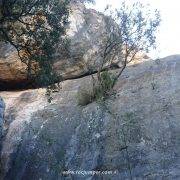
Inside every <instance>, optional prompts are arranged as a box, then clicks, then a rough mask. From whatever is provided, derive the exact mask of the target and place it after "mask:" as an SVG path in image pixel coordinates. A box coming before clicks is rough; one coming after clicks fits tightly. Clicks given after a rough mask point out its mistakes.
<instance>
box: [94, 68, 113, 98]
mask: <svg viewBox="0 0 180 180" xmlns="http://www.w3.org/2000/svg"><path fill="white" fill-rule="evenodd" d="M114 78H115V77H114V76H113V75H112V74H111V73H110V72H108V71H104V72H102V73H101V75H100V79H99V80H98V85H97V86H95V87H94V97H95V99H96V100H103V99H105V98H107V97H108V96H109V95H110V92H111V90H112V88H113V85H114Z"/></svg>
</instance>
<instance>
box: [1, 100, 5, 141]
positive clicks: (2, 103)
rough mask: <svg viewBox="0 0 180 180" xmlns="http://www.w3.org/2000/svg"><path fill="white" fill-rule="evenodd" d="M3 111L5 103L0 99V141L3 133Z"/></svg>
mask: <svg viewBox="0 0 180 180" xmlns="http://www.w3.org/2000/svg"><path fill="white" fill-rule="evenodd" d="M4 111H5V103H4V101H3V99H2V98H1V97H0V140H1V137H2V132H3V123H4Z"/></svg>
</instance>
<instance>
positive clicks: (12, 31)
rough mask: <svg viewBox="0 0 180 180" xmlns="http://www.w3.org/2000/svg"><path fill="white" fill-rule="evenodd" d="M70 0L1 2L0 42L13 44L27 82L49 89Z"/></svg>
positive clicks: (63, 35)
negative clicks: (25, 73)
mask: <svg viewBox="0 0 180 180" xmlns="http://www.w3.org/2000/svg"><path fill="white" fill-rule="evenodd" d="M69 2H70V1H69V0H0V41H5V42H8V43H10V44H11V45H13V46H14V47H15V48H16V50H17V52H18V55H19V57H20V59H21V61H22V62H23V63H25V64H26V66H27V79H28V80H30V79H32V78H33V77H36V78H35V80H36V83H38V84H39V85H42V86H47V85H49V84H52V83H53V82H55V81H58V79H57V78H58V77H57V76H56V74H55V72H54V71H53V66H52V63H53V59H54V58H55V51H56V45H57V44H58V45H60V44H65V38H64V37H65V32H66V31H65V26H66V25H67V23H68V16H69Z"/></svg>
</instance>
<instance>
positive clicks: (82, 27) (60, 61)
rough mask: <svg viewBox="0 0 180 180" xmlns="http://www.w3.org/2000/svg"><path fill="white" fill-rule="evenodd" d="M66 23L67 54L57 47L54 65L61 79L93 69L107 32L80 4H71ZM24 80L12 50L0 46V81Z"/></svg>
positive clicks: (102, 21)
mask: <svg viewBox="0 0 180 180" xmlns="http://www.w3.org/2000/svg"><path fill="white" fill-rule="evenodd" d="M69 20H70V25H69V28H68V30H67V36H68V38H69V39H70V47H69V53H68V55H67V53H66V54H64V53H63V54H62V51H61V50H60V49H61V48H59V50H58V53H57V60H56V61H55V62H54V68H55V71H56V72H57V73H58V74H59V75H61V76H63V78H64V79H69V78H74V77H79V76H81V75H83V74H86V73H88V72H89V71H90V69H91V70H92V71H96V70H97V64H98V63H99V62H100V61H101V60H102V58H101V56H100V51H101V50H100V49H101V48H100V47H101V46H102V44H103V43H104V39H105V38H106V37H107V34H108V33H109V31H108V29H107V27H106V26H107V22H106V20H107V17H105V16H104V15H103V14H101V13H98V12H96V11H95V10H90V9H86V8H85V6H84V5H83V4H82V3H77V2H76V3H75V2H74V3H72V5H71V15H70V19H69ZM26 77H27V76H26V66H25V65H24V64H23V63H21V62H20V60H19V58H18V55H17V52H16V50H15V49H14V48H13V47H12V46H10V45H7V44H4V43H3V44H1V45H0V82H8V84H10V82H11V83H13V84H15V83H18V82H22V83H24V81H26Z"/></svg>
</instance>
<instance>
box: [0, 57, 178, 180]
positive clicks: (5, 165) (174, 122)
mask: <svg viewBox="0 0 180 180" xmlns="http://www.w3.org/2000/svg"><path fill="white" fill-rule="evenodd" d="M113 72H114V73H116V71H113ZM91 80H92V79H91V76H87V77H84V78H81V79H76V80H67V81H65V82H63V84H62V89H61V91H60V92H58V93H55V94H54V95H53V97H54V101H53V102H52V104H48V103H46V98H45V95H44V94H45V90H43V89H39V90H27V91H21V92H2V93H0V95H1V96H2V97H3V98H4V100H5V103H6V112H5V126H6V135H5V136H4V138H3V142H2V150H1V177H2V179H4V180H11V179H14V180H21V179H22V180H24V179H26V180H32V179H43V180H46V179H47V180H51V179H52V180H54V179H75V180H76V179H77V180H81V179H97V180H98V179H102V178H103V179H105V180H106V179H112V180H119V179H166V178H167V179H180V136H179V132H180V56H171V57H167V58H164V59H160V60H156V61H146V62H144V63H141V64H138V65H132V66H130V67H128V68H127V69H126V71H125V72H124V73H123V75H122V76H121V78H120V79H119V81H118V83H117V84H116V87H115V90H116V94H115V95H113V96H111V97H110V98H109V99H108V100H106V101H105V102H104V103H101V104H99V103H96V102H94V103H91V104H89V105H87V106H83V107H81V106H78V105H77V92H78V91H79V89H80V88H82V87H86V88H88V86H89V85H90V84H91V83H92V82H91ZM68 170H69V171H71V172H69V174H68V172H65V171H68ZM83 170H84V171H86V172H84V174H83V172H81V171H83ZM78 171H79V172H78ZM89 171H96V172H97V171H101V173H102V174H94V175H93V174H92V172H89ZM103 171H109V172H108V173H110V174H109V175H107V174H103ZM63 172H64V174H63ZM73 172H74V174H73ZM78 173H80V174H78ZM85 173H89V174H85Z"/></svg>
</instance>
